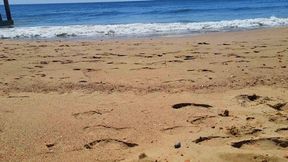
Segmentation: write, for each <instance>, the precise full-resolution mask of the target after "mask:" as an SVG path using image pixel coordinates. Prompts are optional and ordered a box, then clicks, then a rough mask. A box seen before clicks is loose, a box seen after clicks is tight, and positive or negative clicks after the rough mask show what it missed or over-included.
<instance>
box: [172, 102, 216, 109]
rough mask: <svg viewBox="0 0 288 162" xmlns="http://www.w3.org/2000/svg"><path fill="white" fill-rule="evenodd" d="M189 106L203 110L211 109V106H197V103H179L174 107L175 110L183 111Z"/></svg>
mask: <svg viewBox="0 0 288 162" xmlns="http://www.w3.org/2000/svg"><path fill="white" fill-rule="evenodd" d="M188 106H195V107H203V108H210V107H212V106H211V105H207V104H197V103H179V104H175V105H173V106H172V108H173V109H181V108H184V107H188Z"/></svg>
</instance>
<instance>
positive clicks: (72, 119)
mask: <svg viewBox="0 0 288 162" xmlns="http://www.w3.org/2000/svg"><path fill="white" fill-rule="evenodd" d="M287 66H288V28H287V27H285V28H273V29H261V30H253V31H239V32H224V33H208V34H204V35H198V36H187V35H186V36H181V37H161V38H152V39H151V38H147V39H142V38H141V39H129V40H104V41H95V40H91V41H90V40H89V41H87V40H78V41H71V40H65V41H55V40H54V41H47V40H45V41H39V40H33V41H31V40H28V41H26V40H25V41H22V40H21V41H19V40H0V103H1V104H0V136H1V138H0V147H1V148H2V150H1V151H0V161H29V162H30V161H83V160H84V161H99V162H101V161H123V162H143V161H147V162H155V161H169V162H170V161H171V162H174V161H175V162H178V161H185V162H186V161H187V162H188V161H191V162H192V161H215V162H229V161H235V162H242V161H251V162H259V161H271V162H285V161H287V159H288V154H287V143H288V131H287V130H288V129H287V125H288V120H287V119H288V82H287V80H288V75H287V74H288V71H287V69H288V67H287ZM207 152H209V154H207Z"/></svg>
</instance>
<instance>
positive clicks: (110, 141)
mask: <svg viewBox="0 0 288 162" xmlns="http://www.w3.org/2000/svg"><path fill="white" fill-rule="evenodd" d="M113 143H114V144H118V145H119V146H120V147H121V148H131V147H136V146H138V144H137V143H131V142H125V141H122V140H118V139H110V138H109V139H100V140H95V141H92V142H90V143H87V144H85V145H84V148H86V149H93V147H94V146H95V145H97V144H104V145H107V144H113Z"/></svg>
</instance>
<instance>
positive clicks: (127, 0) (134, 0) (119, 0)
mask: <svg viewBox="0 0 288 162" xmlns="http://www.w3.org/2000/svg"><path fill="white" fill-rule="evenodd" d="M142 1H143V2H144V1H154V0H111V1H98V2H92V1H88V2H48V3H45V2H44V3H10V5H11V6H12V5H45V4H77V3H78V4H86V3H115V2H142ZM3 5H4V4H2V3H1V4H0V6H3Z"/></svg>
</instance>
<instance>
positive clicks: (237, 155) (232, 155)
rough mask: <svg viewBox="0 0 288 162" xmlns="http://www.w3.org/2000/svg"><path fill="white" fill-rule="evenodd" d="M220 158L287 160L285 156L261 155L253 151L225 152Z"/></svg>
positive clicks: (235, 161) (260, 161) (238, 161)
mask: <svg viewBox="0 0 288 162" xmlns="http://www.w3.org/2000/svg"><path fill="white" fill-rule="evenodd" d="M220 158H221V159H223V160H224V161H233V162H244V161H247V162H248V161H249V162H285V161H286V160H285V159H284V158H280V157H277V156H274V155H272V156H271V155H268V154H265V155H259V154H253V153H223V154H221V155H220Z"/></svg>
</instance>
